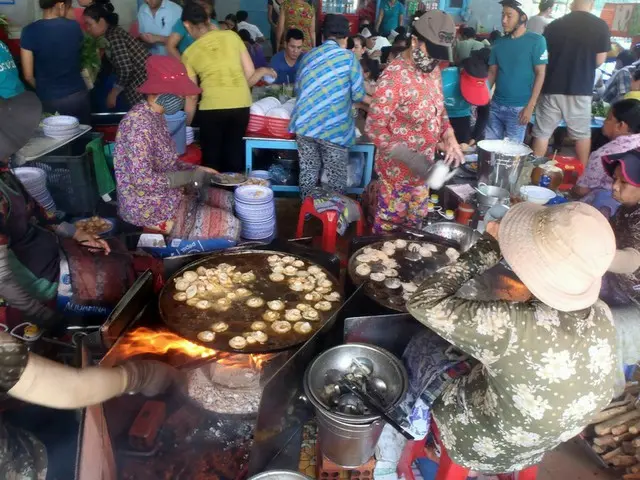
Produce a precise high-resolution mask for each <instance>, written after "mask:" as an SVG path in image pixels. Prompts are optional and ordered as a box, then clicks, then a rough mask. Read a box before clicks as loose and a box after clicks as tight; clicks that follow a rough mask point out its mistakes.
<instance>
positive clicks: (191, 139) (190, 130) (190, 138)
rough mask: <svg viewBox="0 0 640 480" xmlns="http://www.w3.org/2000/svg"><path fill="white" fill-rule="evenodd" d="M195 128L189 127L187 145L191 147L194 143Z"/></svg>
mask: <svg viewBox="0 0 640 480" xmlns="http://www.w3.org/2000/svg"><path fill="white" fill-rule="evenodd" d="M194 138H195V137H194V136H193V127H187V145H191V144H192V143H193V141H194Z"/></svg>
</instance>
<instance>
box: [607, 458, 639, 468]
mask: <svg viewBox="0 0 640 480" xmlns="http://www.w3.org/2000/svg"><path fill="white" fill-rule="evenodd" d="M610 461H611V463H613V464H614V465H615V466H616V467H630V466H631V465H635V464H636V463H638V460H637V459H636V457H635V456H633V455H618V456H617V457H613V458H612V459H611V460H610Z"/></svg>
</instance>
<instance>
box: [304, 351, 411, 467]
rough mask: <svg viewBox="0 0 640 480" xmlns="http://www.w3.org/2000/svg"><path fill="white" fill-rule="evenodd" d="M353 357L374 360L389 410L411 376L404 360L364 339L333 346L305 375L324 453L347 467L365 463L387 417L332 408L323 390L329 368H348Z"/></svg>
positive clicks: (317, 359)
mask: <svg viewBox="0 0 640 480" xmlns="http://www.w3.org/2000/svg"><path fill="white" fill-rule="evenodd" d="M354 358H365V359H367V360H369V361H370V362H371V364H373V372H372V376H374V377H376V378H378V379H381V380H382V381H384V382H385V383H386V385H387V386H388V389H387V391H386V393H385V398H386V400H387V401H386V402H385V405H386V406H387V407H388V409H389V410H391V409H393V408H394V407H396V406H397V405H398V404H399V403H400V402H401V401H402V399H403V398H404V396H405V393H406V391H407V388H408V385H409V380H408V377H407V371H406V369H405V368H404V365H403V364H402V362H401V361H400V360H399V359H398V358H397V357H395V356H394V355H393V354H391V353H389V352H387V351H386V350H384V349H382V348H379V347H376V346H373V345H367V344H362V343H347V344H344V345H338V346H337V347H333V348H330V349H329V350H326V351H325V352H323V353H321V354H320V355H319V356H318V357H316V358H315V359H314V360H313V361H312V362H311V364H310V365H309V367H308V368H307V371H306V372H305V375H304V380H303V382H304V391H305V394H306V396H307V398H308V399H309V401H310V402H311V403H312V404H313V407H314V409H315V412H316V421H317V423H318V436H319V438H320V449H321V451H322V453H323V454H324V455H325V456H326V457H327V458H328V459H329V460H331V461H332V462H334V463H335V464H337V465H340V466H342V467H345V468H355V467H357V466H360V465H362V464H363V463H366V462H367V461H368V460H369V458H371V456H372V455H373V453H374V450H375V447H376V444H377V443H378V439H379V438H380V434H381V433H382V428H383V427H384V423H385V422H384V421H383V420H381V418H380V416H378V415H375V414H369V415H348V414H344V413H340V412H336V411H335V410H332V409H331V408H330V407H329V405H328V404H327V403H326V399H325V398H324V397H323V395H322V392H323V390H324V387H325V385H326V382H327V373H328V372H329V371H336V370H337V371H338V372H340V373H347V372H349V368H350V366H351V365H352V363H353V359H354Z"/></svg>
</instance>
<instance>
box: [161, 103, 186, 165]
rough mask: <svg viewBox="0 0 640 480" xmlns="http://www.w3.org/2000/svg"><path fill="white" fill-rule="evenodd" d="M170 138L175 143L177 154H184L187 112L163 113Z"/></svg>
mask: <svg viewBox="0 0 640 480" xmlns="http://www.w3.org/2000/svg"><path fill="white" fill-rule="evenodd" d="M164 118H166V120H167V125H168V127H169V133H170V134H171V138H173V141H174V142H175V144H176V150H177V151H178V155H184V153H185V152H186V151H187V114H186V113H184V112H178V113H174V114H173V115H165V116H164Z"/></svg>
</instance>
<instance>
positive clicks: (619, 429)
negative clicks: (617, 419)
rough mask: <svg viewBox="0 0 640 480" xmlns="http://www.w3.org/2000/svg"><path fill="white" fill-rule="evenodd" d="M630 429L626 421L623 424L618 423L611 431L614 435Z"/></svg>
mask: <svg viewBox="0 0 640 480" xmlns="http://www.w3.org/2000/svg"><path fill="white" fill-rule="evenodd" d="M628 430H629V425H627V424H626V423H623V424H622V425H618V426H617V427H613V428H612V429H611V433H612V435H614V436H615V435H622V434H623V433H625V432H627V431H628Z"/></svg>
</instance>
